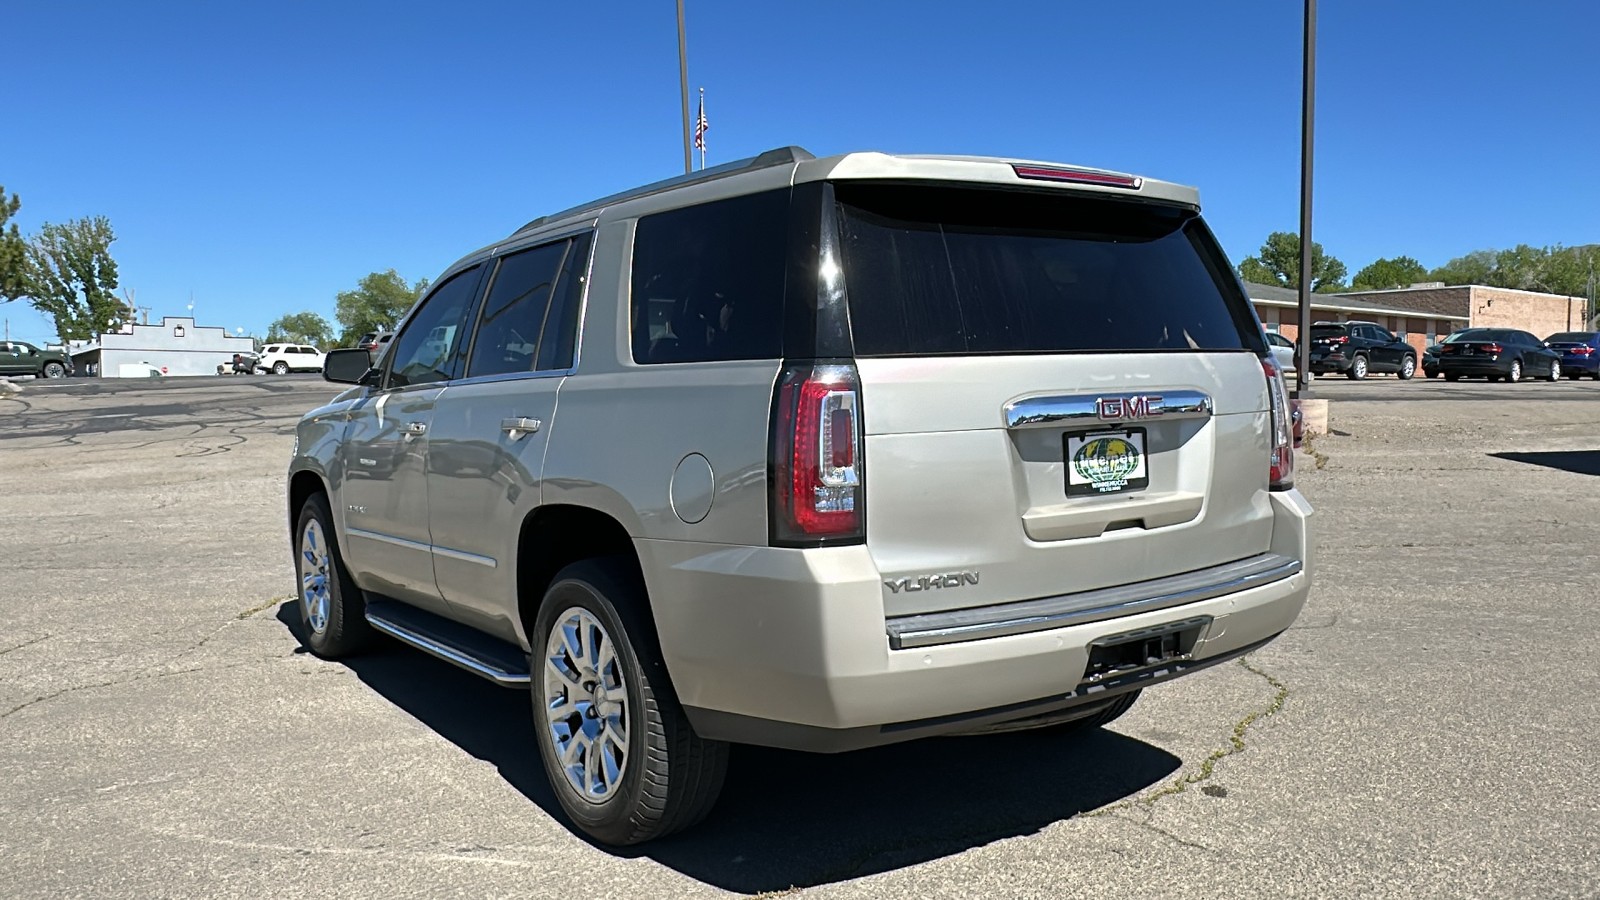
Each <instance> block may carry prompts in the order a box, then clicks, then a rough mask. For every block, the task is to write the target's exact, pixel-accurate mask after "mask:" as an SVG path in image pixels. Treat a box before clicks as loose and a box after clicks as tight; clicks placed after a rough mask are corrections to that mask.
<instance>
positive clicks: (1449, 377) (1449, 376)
mask: <svg viewBox="0 0 1600 900" xmlns="http://www.w3.org/2000/svg"><path fill="white" fill-rule="evenodd" d="M1444 380H1445V381H1460V380H1461V376H1460V375H1458V374H1457V373H1455V372H1446V373H1444Z"/></svg>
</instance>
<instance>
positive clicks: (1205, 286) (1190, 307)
mask: <svg viewBox="0 0 1600 900" xmlns="http://www.w3.org/2000/svg"><path fill="white" fill-rule="evenodd" d="M835 196H836V197H837V199H838V203H839V215H840V239H841V244H842V246H843V255H844V273H845V284H846V290H847V292H848V295H849V305H850V323H851V331H852V333H853V337H854V340H855V350H856V353H857V355H859V356H925V355H926V356H932V355H985V354H1007V353H1070V352H1081V351H1089V352H1126V351H1162V350H1178V351H1183V350H1188V351H1193V350H1243V349H1248V348H1253V347H1254V346H1255V343H1256V342H1252V341H1250V340H1249V339H1248V338H1246V335H1247V334H1252V333H1254V332H1255V331H1256V329H1257V327H1258V326H1256V324H1255V320H1254V319H1253V317H1251V316H1250V314H1249V310H1248V308H1247V307H1246V306H1245V304H1244V302H1243V299H1242V298H1235V297H1233V296H1231V295H1233V294H1237V293H1238V291H1237V288H1235V289H1233V290H1232V291H1229V290H1228V289H1226V288H1225V287H1224V285H1225V284H1226V282H1224V281H1223V279H1224V278H1225V277H1227V278H1231V275H1224V274H1223V271H1224V270H1219V262H1220V264H1221V265H1222V266H1225V265H1226V263H1225V260H1223V257H1222V256H1221V254H1220V252H1218V251H1217V250H1216V248H1215V244H1214V242H1213V241H1212V239H1211V237H1210V235H1209V233H1208V232H1207V231H1206V230H1205V227H1204V226H1203V225H1202V224H1200V221H1199V218H1198V216H1197V215H1196V214H1195V213H1193V212H1192V211H1189V210H1184V209H1179V208H1175V207H1167V206H1158V205H1153V204H1142V203H1130V202H1127V201H1123V200H1102V199H1096V198H1085V197H1082V196H1071V195H1063V194H1042V193H1032V192H1017V191H993V190H982V189H972V188H945V187H929V186H911V185H884V184H851V183H848V182H843V183H839V184H837V185H836V186H835Z"/></svg>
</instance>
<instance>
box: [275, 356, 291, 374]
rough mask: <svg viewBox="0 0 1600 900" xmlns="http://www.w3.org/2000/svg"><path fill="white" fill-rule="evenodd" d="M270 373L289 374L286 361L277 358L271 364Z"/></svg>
mask: <svg viewBox="0 0 1600 900" xmlns="http://www.w3.org/2000/svg"><path fill="white" fill-rule="evenodd" d="M272 374H274V375H287V374H289V364H288V363H286V362H283V361H282V360H279V361H278V362H275V363H273V364H272Z"/></svg>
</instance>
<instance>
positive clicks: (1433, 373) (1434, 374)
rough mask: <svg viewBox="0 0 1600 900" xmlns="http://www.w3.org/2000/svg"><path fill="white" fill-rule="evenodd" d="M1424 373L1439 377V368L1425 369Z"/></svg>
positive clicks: (1430, 376)
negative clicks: (1430, 370)
mask: <svg viewBox="0 0 1600 900" xmlns="http://www.w3.org/2000/svg"><path fill="white" fill-rule="evenodd" d="M1422 374H1424V375H1426V376H1428V377H1429V378H1438V377H1439V370H1438V369H1434V370H1433V371H1432V372H1429V371H1426V370H1424V371H1423V373H1422Z"/></svg>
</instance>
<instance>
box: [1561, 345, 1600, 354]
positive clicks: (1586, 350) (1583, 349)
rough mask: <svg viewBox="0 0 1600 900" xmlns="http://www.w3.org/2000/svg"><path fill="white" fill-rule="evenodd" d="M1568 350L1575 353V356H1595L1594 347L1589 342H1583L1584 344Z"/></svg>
mask: <svg viewBox="0 0 1600 900" xmlns="http://www.w3.org/2000/svg"><path fill="white" fill-rule="evenodd" d="M1567 352H1569V353H1571V354H1573V355H1574V356H1593V355H1594V348H1593V347H1590V346H1589V345H1587V344H1583V345H1580V346H1577V347H1573V348H1572V349H1570V350H1568V351H1567Z"/></svg>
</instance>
